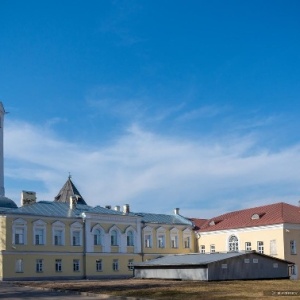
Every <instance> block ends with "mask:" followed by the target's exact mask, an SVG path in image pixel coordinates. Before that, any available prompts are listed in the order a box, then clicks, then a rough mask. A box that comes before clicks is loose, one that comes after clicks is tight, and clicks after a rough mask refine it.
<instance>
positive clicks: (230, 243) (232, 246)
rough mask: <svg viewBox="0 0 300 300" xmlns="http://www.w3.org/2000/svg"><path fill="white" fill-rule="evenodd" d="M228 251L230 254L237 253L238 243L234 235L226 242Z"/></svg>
mask: <svg viewBox="0 0 300 300" xmlns="http://www.w3.org/2000/svg"><path fill="white" fill-rule="evenodd" d="M228 250H229V251H230V252H233V251H239V241H238V238H237V237H236V236H235V235H232V236H231V237H230V238H229V240H228Z"/></svg>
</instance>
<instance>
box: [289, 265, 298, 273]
mask: <svg viewBox="0 0 300 300" xmlns="http://www.w3.org/2000/svg"><path fill="white" fill-rule="evenodd" d="M290 275H297V267H296V265H291V266H290Z"/></svg>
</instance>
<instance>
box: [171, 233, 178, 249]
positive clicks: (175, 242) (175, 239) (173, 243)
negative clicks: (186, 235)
mask: <svg viewBox="0 0 300 300" xmlns="http://www.w3.org/2000/svg"><path fill="white" fill-rule="evenodd" d="M171 247H172V248H178V236H177V235H175V236H172V237H171Z"/></svg>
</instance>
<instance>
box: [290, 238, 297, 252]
mask: <svg viewBox="0 0 300 300" xmlns="http://www.w3.org/2000/svg"><path fill="white" fill-rule="evenodd" d="M290 250H291V254H297V249H296V241H295V240H291V241H290Z"/></svg>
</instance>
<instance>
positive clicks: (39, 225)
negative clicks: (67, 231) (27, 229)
mask: <svg viewBox="0 0 300 300" xmlns="http://www.w3.org/2000/svg"><path fill="white" fill-rule="evenodd" d="M32 230H33V245H37V246H45V245H46V244H47V223H46V222H44V221H42V220H37V221H34V222H33V228H32ZM37 230H42V231H43V242H42V243H41V244H36V238H35V236H36V231H37Z"/></svg>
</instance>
